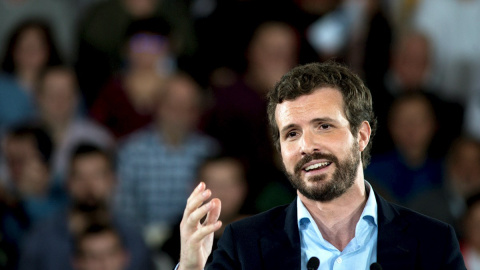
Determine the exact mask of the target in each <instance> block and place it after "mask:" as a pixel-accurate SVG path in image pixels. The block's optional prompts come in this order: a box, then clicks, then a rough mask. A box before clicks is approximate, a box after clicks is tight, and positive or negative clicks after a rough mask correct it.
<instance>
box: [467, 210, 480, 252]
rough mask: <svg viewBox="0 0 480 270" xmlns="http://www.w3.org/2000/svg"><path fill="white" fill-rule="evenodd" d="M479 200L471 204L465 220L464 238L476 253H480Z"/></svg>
mask: <svg viewBox="0 0 480 270" xmlns="http://www.w3.org/2000/svg"><path fill="white" fill-rule="evenodd" d="M478 224H480V202H476V203H475V204H474V205H472V207H471V209H470V210H469V211H468V213H467V217H466V220H465V235H466V237H465V239H466V241H467V242H468V243H469V244H470V245H472V247H473V248H474V249H475V250H476V252H477V253H480V226H478Z"/></svg>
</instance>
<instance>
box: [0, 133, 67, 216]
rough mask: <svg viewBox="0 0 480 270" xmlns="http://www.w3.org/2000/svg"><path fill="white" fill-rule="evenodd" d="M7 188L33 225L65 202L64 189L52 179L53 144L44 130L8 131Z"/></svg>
mask: <svg viewBox="0 0 480 270" xmlns="http://www.w3.org/2000/svg"><path fill="white" fill-rule="evenodd" d="M3 151H4V155H5V160H6V165H7V166H6V167H7V172H6V173H7V176H6V177H7V183H6V184H7V189H8V190H9V193H10V194H12V195H13V198H14V199H15V200H16V201H18V202H19V204H20V205H21V207H22V208H23V209H24V210H25V213H26V214H27V217H28V220H29V223H30V224H31V225H33V224H35V223H36V222H39V221H40V220H42V219H45V218H47V217H48V216H49V215H51V214H53V213H55V212H56V211H58V210H59V209H60V208H61V207H63V206H64V204H65V192H64V190H63V188H62V187H60V186H58V185H55V183H54V182H53V181H52V180H53V179H52V173H51V168H50V162H51V156H52V151H53V144H52V141H51V139H50V136H49V135H48V134H47V133H46V132H45V130H44V129H42V128H40V127H38V126H34V125H29V124H26V125H22V126H18V127H16V128H14V129H13V130H11V131H9V132H8V134H7V135H6V137H5V138H4V147H3Z"/></svg>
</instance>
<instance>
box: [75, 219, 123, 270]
mask: <svg viewBox="0 0 480 270" xmlns="http://www.w3.org/2000/svg"><path fill="white" fill-rule="evenodd" d="M74 250H75V253H74V259H73V260H74V265H75V270H126V269H127V265H128V259H129V254H128V251H127V247H126V246H125V244H124V243H123V242H122V239H121V235H120V234H119V233H118V232H117V231H116V230H115V228H114V227H113V226H109V225H103V224H92V225H90V226H89V227H88V228H87V229H86V230H85V231H83V232H81V233H80V234H79V235H78V236H77V237H76V238H75V249H74Z"/></svg>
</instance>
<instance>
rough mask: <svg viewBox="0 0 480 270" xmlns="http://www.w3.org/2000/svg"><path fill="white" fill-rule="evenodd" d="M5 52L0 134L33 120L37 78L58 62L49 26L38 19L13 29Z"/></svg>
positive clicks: (1, 83) (0, 87)
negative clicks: (45, 69) (44, 70)
mask: <svg viewBox="0 0 480 270" xmlns="http://www.w3.org/2000/svg"><path fill="white" fill-rule="evenodd" d="M0 13H1V12H0ZM0 21H1V18H0ZM2 26H4V25H2ZM2 43H3V40H2ZM4 52H5V54H4V55H3V57H2V59H1V60H0V61H2V62H1V67H0V69H1V71H2V73H1V74H0V134H3V132H5V131H6V130H8V129H9V128H11V127H12V126H15V125H18V124H20V123H22V122H24V121H27V120H31V119H32V118H34V117H35V115H36V113H37V111H36V108H35V104H34V96H35V85H36V83H37V80H38V76H39V74H40V72H41V70H42V69H43V68H45V67H47V66H52V65H59V64H60V62H61V61H60V57H59V53H58V51H57V48H56V46H55V44H54V39H53V36H52V33H51V31H50V28H49V25H48V24H47V23H46V22H43V21H38V20H27V21H24V22H22V23H20V24H19V25H18V26H17V27H16V28H15V29H13V30H12V34H11V36H10V37H9V38H8V45H7V48H6V50H4Z"/></svg>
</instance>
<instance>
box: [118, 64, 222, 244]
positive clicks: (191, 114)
mask: <svg viewBox="0 0 480 270" xmlns="http://www.w3.org/2000/svg"><path fill="white" fill-rule="evenodd" d="M164 87H165V89H164V90H163V93H162V96H161V97H160V98H159V99H158V103H157V111H156V113H155V120H154V122H153V123H152V125H151V126H148V127H146V128H144V129H142V130H140V131H138V132H135V133H133V134H132V135H131V136H129V137H128V138H126V139H125V141H123V142H122V143H121V145H120V149H119V154H118V159H119V160H118V172H119V179H120V183H119V184H120V185H119V189H118V194H117V199H118V205H117V206H118V209H119V210H120V211H122V213H123V214H124V215H125V217H128V218H129V219H131V220H134V221H136V222H137V223H138V225H140V226H141V227H142V228H143V230H144V234H145V237H146V240H147V241H148V244H149V245H152V246H155V245H158V242H161V240H162V237H163V236H162V235H164V232H168V230H169V228H170V226H172V225H174V224H176V222H177V220H178V219H179V217H180V216H181V215H182V213H183V210H184V207H185V204H186V201H187V198H188V196H189V192H190V188H191V187H192V185H193V183H194V181H195V170H196V169H197V167H198V165H199V164H200V163H201V162H202V160H203V159H205V158H206V157H208V156H210V155H214V154H216V153H217V151H219V147H218V145H217V143H216V141H215V140H213V139H212V138H210V137H208V136H206V135H203V134H201V133H199V132H198V131H196V127H197V125H198V118H199V115H200V113H201V106H202V102H203V100H202V92H201V90H200V88H199V86H198V85H197V84H196V83H195V81H194V80H193V79H192V78H191V77H190V76H188V75H187V74H184V73H178V74H175V75H172V77H171V78H169V79H168V80H167V82H166V84H165V86H164Z"/></svg>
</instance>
